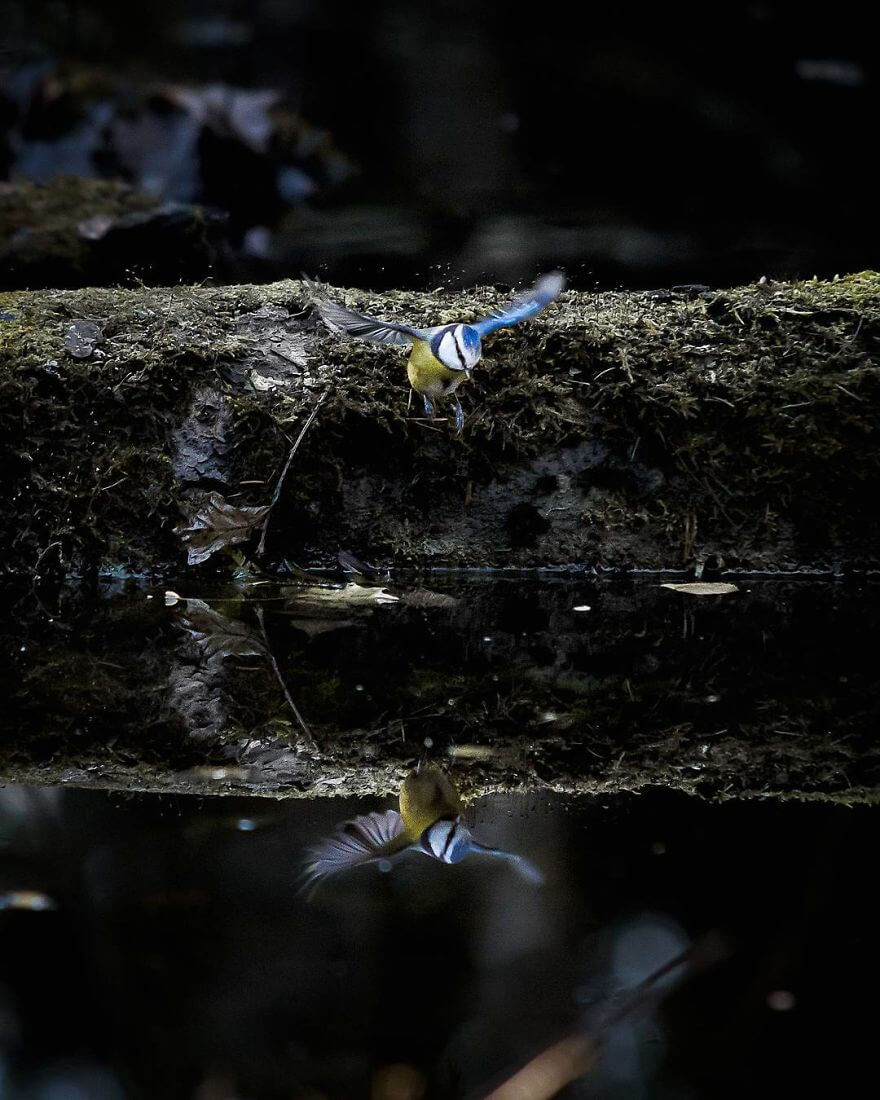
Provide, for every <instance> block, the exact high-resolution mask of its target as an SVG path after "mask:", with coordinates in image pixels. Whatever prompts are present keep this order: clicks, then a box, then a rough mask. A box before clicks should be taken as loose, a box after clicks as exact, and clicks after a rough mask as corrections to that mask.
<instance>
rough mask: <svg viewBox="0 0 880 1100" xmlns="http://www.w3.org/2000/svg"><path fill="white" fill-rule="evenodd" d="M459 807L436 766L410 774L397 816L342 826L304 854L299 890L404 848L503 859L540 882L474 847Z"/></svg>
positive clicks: (532, 871) (527, 866)
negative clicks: (302, 874)
mask: <svg viewBox="0 0 880 1100" xmlns="http://www.w3.org/2000/svg"><path fill="white" fill-rule="evenodd" d="M462 813H463V807H462V804H461V799H460V798H459V795H458V791H457V790H456V789H455V786H454V784H453V783H452V780H451V779H450V778H449V777H448V776H447V775H446V774H445V773H444V772H442V771H441V770H440V768H438V767H437V766H436V765H428V766H427V767H423V768H419V769H417V770H416V771H412V772H410V773H409V775H408V776H407V777H406V779H405V781H404V783H403V786H402V787H401V788H400V812H399V813H398V812H397V810H385V811H384V812H382V813H375V812H374V813H369V814H365V815H364V816H363V817H356V818H354V820H353V821H346V822H345V823H344V824H343V825H340V826H339V828H338V830H337V832H336V834H335V835H334V836H332V837H328V838H326V839H325V840H322V841H321V842H320V843H318V844H316V845H315V846H314V847H313V848H311V849H310V850H309V852H308V860H307V863H306V866H305V869H304V879H303V889H314V888H315V887H316V886H317V885H318V883H319V882H320V881H321V880H322V879H324V878H326V877H327V876H329V875H332V874H335V873H336V872H337V871H341V870H343V869H344V868H346V867H354V866H356V865H357V864H359V863H370V862H372V861H374V860H390V859H391V858H392V857H394V856H396V855H398V854H399V853H401V852H404V851H406V850H407V849H413V850H414V851H417V852H423V853H424V854H425V855H429V856H433V857H434V859H439V860H441V862H443V863H458V862H460V861H461V860H463V859H464V858H465V856H467V855H471V854H475V855H481V856H492V857H494V858H496V859H505V860H507V861H508V862H509V863H511V864H512V865H513V867H515V868H516V870H517V871H518V872H519V874H520V875H522V877H523V878H524V879H525V880H526V881H527V882H530V883H532V884H533V885H535V886H538V885H540V884H541V883H542V882H543V881H544V877H543V875H542V874H541V872H540V871H539V870H538V868H537V867H535V866H534V865H533V864H532V863H529V861H528V860H527V859H524V858H523V857H522V856H519V855H516V853H514V852H505V851H504V850H503V849H501V848H487V847H485V846H484V845H482V844H478V843H477V841H476V840H474V838H473V836H472V835H471V831H470V829H468V827H467V826H466V825H465V824H464V823H463V821H462Z"/></svg>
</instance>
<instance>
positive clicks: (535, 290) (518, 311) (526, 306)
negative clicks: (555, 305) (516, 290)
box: [471, 271, 565, 336]
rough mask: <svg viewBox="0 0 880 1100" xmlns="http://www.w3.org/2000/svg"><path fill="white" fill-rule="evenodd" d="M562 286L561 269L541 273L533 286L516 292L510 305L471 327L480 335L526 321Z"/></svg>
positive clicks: (563, 277) (557, 292)
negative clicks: (546, 273) (547, 273)
mask: <svg viewBox="0 0 880 1100" xmlns="http://www.w3.org/2000/svg"><path fill="white" fill-rule="evenodd" d="M564 287H565V276H564V275H563V274H562V272H561V271H552V272H551V273H550V274H549V275H542V276H541V278H540V279H538V281H537V282H536V283H535V285H534V286H532V287H529V289H528V290H524V291H522V292H521V293H520V294H517V295H516V297H515V298H514V299H513V301H512V302H511V303H510V305H508V306H505V307H504V308H503V309H501V310H499V311H498V312H497V313H493V314H492V315H491V316H489V317H483V318H481V319H480V320H479V321H475V322H474V323H473V325H471V328H475V329H476V330H477V332H478V333H479V334H480V336H485V335H486V334H487V333H489V332H494V331H495V329H497V328H506V327H507V326H508V325H517V324H519V322H520V321H527V320H528V319H529V318H530V317H534V316H535V314H536V313H540V312H541V310H542V309H545V308H546V307H547V306H549V305H550V303H551V302H552V301H553V300H554V299H555V298H558V297H559V295H560V294H561V293H562V290H563V288H564Z"/></svg>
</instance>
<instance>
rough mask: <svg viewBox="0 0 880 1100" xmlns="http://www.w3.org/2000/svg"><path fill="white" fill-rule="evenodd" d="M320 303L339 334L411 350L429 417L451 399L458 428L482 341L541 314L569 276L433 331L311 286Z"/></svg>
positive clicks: (410, 369)
mask: <svg viewBox="0 0 880 1100" xmlns="http://www.w3.org/2000/svg"><path fill="white" fill-rule="evenodd" d="M309 286H310V287H311V288H312V290H313V293H314V296H315V304H316V306H317V309H318V312H319V313H320V315H321V317H322V319H323V320H324V322H325V323H326V324H327V325H328V326H329V327H330V328H332V329H334V330H335V331H337V332H343V333H346V334H347V335H348V336H359V337H361V339H364V340H373V341H374V342H375V343H378V344H391V345H401V346H410V347H411V348H412V351H411V352H410V355H409V362H408V363H407V368H406V373H407V375H408V377H409V382H410V385H411V386H412V388H413V389H414V390H415V391H416V393H419V394H421V396H422V400H423V401H424V403H425V414H426V415H427V416H429V417H431V418H432V419H433V417H434V400H435V399H436V398H438V397H450V396H451V397H452V398H453V400H454V401H455V429H456V432H459V433H460V432H461V430H462V428H463V427H464V410H463V409H462V407H461V402H460V401H459V399H458V395H457V393H456V392H455V391H456V390H457V389H458V387H459V386H460V385H461V383H462V382H464V381H466V380H467V379H469V378H470V376H471V371H472V370H473V369H474V367H475V366H476V365H477V363H478V362H479V360H480V356H481V355H482V354H483V337H484V336H488V335H489V333H490V332H494V331H495V330H496V329H499V328H505V327H507V326H509V325H518V324H519V323H520V321H527V320H528V319H529V318H530V317H534V316H535V314H537V313H540V312H541V310H542V309H544V308H546V307H547V306H548V305H550V303H551V302H552V301H553V300H554V299H555V298H557V297H558V296H559V294H560V293H561V292H562V289H563V287H564V286H565V278H564V276H563V275H562V273H561V272H559V271H554V272H552V273H551V274H549V275H542V276H541V278H540V279H538V281H537V282H536V283H535V285H534V286H532V287H530V288H529V289H528V290H525V291H523V292H522V293H520V294H517V295H516V297H515V298H514V299H513V300H512V301H511V302H510V304H509V305H508V306H506V307H505V308H504V309H501V310H498V311H497V312H495V313H492V314H490V315H489V316H488V317H483V318H481V319H480V320H479V321H474V322H473V323H470V324H465V323H461V322H460V323H457V324H451V325H437V326H436V327H434V328H426V329H421V328H413V327H412V326H410V325H403V324H394V323H392V322H390V321H380V320H379V319H378V318H377V317H369V316H367V315H365V314H362V313H355V312H354V310H351V309H346V307H345V306H341V305H339V304H338V303H336V302H331V301H329V300H328V299H326V298H322V297H321V296H320V295H319V294H318V293H317V292H316V290H315V287H314V284H309Z"/></svg>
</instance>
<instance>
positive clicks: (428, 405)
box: [422, 393, 434, 420]
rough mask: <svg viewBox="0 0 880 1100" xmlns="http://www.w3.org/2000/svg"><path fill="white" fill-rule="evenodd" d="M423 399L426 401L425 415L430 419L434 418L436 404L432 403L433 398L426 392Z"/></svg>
mask: <svg viewBox="0 0 880 1100" xmlns="http://www.w3.org/2000/svg"><path fill="white" fill-rule="evenodd" d="M422 400H423V401H424V402H425V416H427V417H428V419H429V420H433V419H434V406H433V405H432V404H431V398H430V397H428V395H427V394H426V393H423V394H422Z"/></svg>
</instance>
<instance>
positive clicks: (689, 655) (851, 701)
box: [0, 574, 880, 803]
mask: <svg viewBox="0 0 880 1100" xmlns="http://www.w3.org/2000/svg"><path fill="white" fill-rule="evenodd" d="M189 583H191V584H193V585H196V584H197V583H198V582H197V581H196V579H195V578H191V579H190V582H189ZM434 583H435V586H436V588H439V589H440V590H439V591H437V590H435V591H433V592H427V591H425V590H424V589H416V590H411V589H407V587H404V586H400V585H390V586H389V587H391V588H393V589H394V590H395V592H396V594H397V595H398V597H399V599H397V600H396V601H393V602H387V600H386V598H385V597H384V596H383V595H382V589H379V588H373V589H364V590H363V591H364V592H365V593H366V599H363V600H359V601H353V600H352V599H351V596H353V595H354V593H350V594H346V589H338V590H337V593H338V595H337V602H338V603H339V604H340V606H339V607H337V606H335V604H333V605H331V606H330V607H328V606H327V604H326V602H325V601H323V600H317V599H315V593H314V591H310V590H309V589H307V588H305V586H304V587H303V588H297V587H294V586H284V587H280V586H276V585H265V584H260V585H257V586H256V587H254V588H244V589H242V588H241V587H240V586H232V585H231V586H229V588H227V589H225V590H223V591H221V592H220V593H217V594H216V597H217V598H215V599H212V600H210V601H209V602H203V601H202V600H199V599H187V600H180V601H178V602H176V603H174V604H173V605H172V606H165V604H164V601H162V600H160V599H152V600H148V599H144V593H143V592H142V591H141V592H138V593H137V594H136V595H135V596H134V598H132V599H125V598H119V599H112V600H103V601H97V603H96V602H94V601H92V600H91V599H90V598H89V597H88V596H87V594H86V593H83V592H72V591H70V590H67V591H66V593H65V596H64V597H63V599H62V602H61V604H60V606H59V607H56V606H55V605H54V604H53V605H52V606H51V607H50V609H49V612H50V613H51V615H52V616H53V621H52V622H47V619H46V612H44V611H43V610H42V609H41V608H40V606H39V605H38V604H37V603H36V602H35V601H32V600H24V601H22V600H19V605H20V609H21V610H19V611H18V613H17V616H16V623H15V627H14V628H7V629H6V631H3V630H0V665H2V666H3V667H7V668H9V669H10V670H11V671H10V675H9V677H8V684H7V693H6V697H5V699H4V707H3V714H2V718H0V731H2V732H0V783H3V782H18V783H43V784H51V783H59V782H64V783H72V784H78V785H85V786H109V787H116V788H120V789H131V790H144V789H146V790H166V791H180V792H187V791H190V792H203V793H214V792H216V793H222V792H226V791H229V790H234V791H241V792H251V793H255V794H269V795H280V794H284V795H290V796H297V795H302V794H320V793H333V794H353V795H358V794H385V793H390V792H391V791H394V790H395V789H396V788H397V786H398V785H399V781H400V778H401V776H402V775H403V774H404V773H405V772H406V770H407V768H409V767H411V766H412V765H414V764H415V763H417V762H418V760H419V759H420V758H421V757H422V756H423V755H425V754H426V753H427V754H429V755H430V757H431V758H432V759H435V760H439V761H445V762H447V763H448V764H449V766H450V767H454V768H455V770H456V775H457V777H458V782H459V785H460V786H461V787H462V789H463V790H465V791H466V792H467V793H468V794H474V793H477V792H482V793H485V792H488V791H493V790H494V791H497V790H506V789H508V788H510V787H516V786H520V785H525V786H528V787H531V788H542V787H543V788H552V789H555V790H557V791H572V792H582V793H593V794H606V793H607V794H613V793H615V792H621V791H639V790H643V789H645V788H647V787H651V786H661V787H664V788H671V789H675V790H683V791H690V792H693V793H699V794H700V795H701V796H704V797H707V798H711V797H715V798H722V799H727V798H737V797H745V796H761V797H799V798H806V799H831V800H834V801H840V802H844V803H856V802H877V800H878V793H880V767H878V765H880V745H878V742H877V737H876V730H877V725H878V718H880V692H878V691H877V679H878V676H877V670H876V660H875V658H874V651H873V648H872V647H871V646H870V645H866V644H865V642H864V639H865V638H873V637H875V636H876V635H877V634H878V633H880V600H878V599H877V595H876V593H875V592H874V591H873V590H872V589H871V588H870V587H869V586H866V585H862V584H858V585H857V584H852V585H849V584H842V583H839V582H837V581H831V580H828V581H821V580H815V579H814V580H811V581H808V582H805V581H804V580H802V579H799V580H778V579H776V580H763V581H761V580H754V579H753V580H751V581H749V583H748V584H747V585H746V584H742V583H741V584H740V585H739V586H738V589H739V590H738V591H737V592H735V593H729V594H727V595H719V596H694V595H692V594H690V593H684V592H676V591H670V590H669V589H666V588H663V587H661V586H660V585H659V584H658V583H657V579H656V578H650V579H648V578H643V579H642V580H641V581H639V580H632V579H627V580H594V581H593V582H591V583H589V582H587V581H585V580H584V579H583V578H581V579H577V580H573V581H571V582H567V583H559V581H558V579H551V580H545V581H529V580H525V579H523V578H516V580H515V581H512V580H511V578H509V577H501V578H495V579H493V580H487V579H486V578H483V579H474V578H470V579H464V578H461V577H457V576H452V575H448V574H447V575H445V576H443V577H442V578H440V577H437V578H435V581H434ZM429 597H433V598H432V599H430V600H429ZM441 597H442V598H441ZM6 603H7V604H9V603H11V601H9V600H7V601H6ZM584 603H586V604H589V606H590V607H591V610H590V611H589V612H582V611H576V610H574V606H583V604H584ZM573 605H574V606H573ZM258 609H265V618H264V626H265V630H264V631H263V630H261V627H260V620H261V618H263V614H262V613H261V611H260V610H258ZM344 609H345V614H346V617H345V618H340V617H338V615H339V614H342V613H343V610H344ZM27 612H29V614H27ZM303 615H307V616H308V618H303V617H302V616H303ZM318 616H320V617H318ZM318 627H323V629H316V628H318ZM282 681H283V683H282ZM288 697H289V698H288ZM291 699H292V700H295V707H296V709H297V710H298V711H299V712H300V713H301V715H302V717H303V718H304V719H305V721H306V722H307V724H308V726H309V729H310V730H312V731H313V732H314V742H315V744H314V746H311V745H310V744H309V743H308V742H309V738H307V737H305V736H304V734H303V730H302V728H301V726H300V723H299V721H298V719H297V717H296V715H295V713H294V712H293V709H292V708H291V706H290V700H291Z"/></svg>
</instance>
